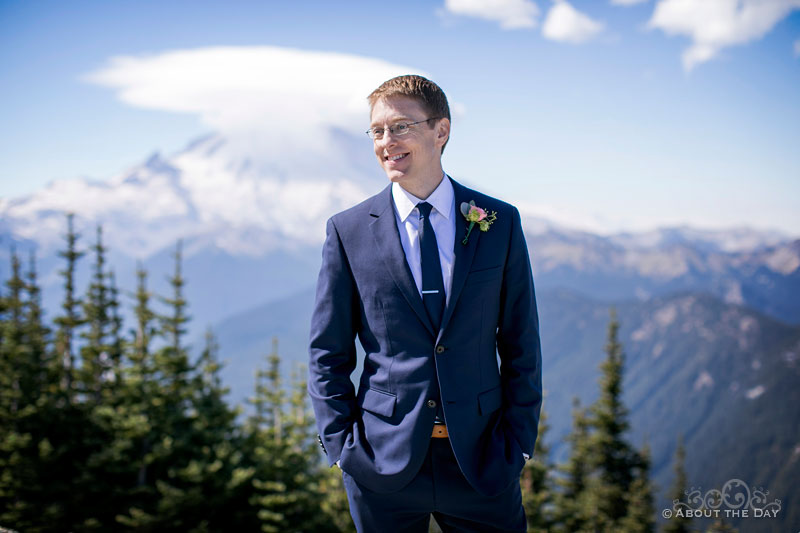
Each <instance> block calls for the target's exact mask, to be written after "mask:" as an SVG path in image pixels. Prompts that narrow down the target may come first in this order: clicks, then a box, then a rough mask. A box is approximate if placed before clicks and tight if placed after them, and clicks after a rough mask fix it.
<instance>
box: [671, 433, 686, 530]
mask: <svg viewBox="0 0 800 533" xmlns="http://www.w3.org/2000/svg"><path fill="white" fill-rule="evenodd" d="M685 461H686V449H685V448H684V446H683V436H682V435H681V436H680V437H679V438H678V446H677V448H676V449H675V481H674V482H673V484H672V489H671V490H670V492H669V496H670V498H669V499H670V501H671V502H672V503H673V504H674V503H676V502H679V501H683V499H684V496H685V491H686V487H688V486H689V481H688V479H687V477H686V470H685V467H684V463H685ZM691 523H692V519H691V518H689V517H687V516H685V515H684V516H673V517H672V518H670V519H669V520H668V521H667V523H666V524H665V526H664V533H689V532H690V531H691Z"/></svg>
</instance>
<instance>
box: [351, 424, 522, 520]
mask: <svg viewBox="0 0 800 533" xmlns="http://www.w3.org/2000/svg"><path fill="white" fill-rule="evenodd" d="M342 478H343V480H344V486H345V490H346V491H347V499H348V501H349V502H350V514H351V516H352V517H353V521H354V522H355V525H356V529H357V530H358V532H359V533H427V532H428V525H429V523H430V517H431V515H433V517H434V518H435V519H436V522H437V523H438V524H439V527H441V529H442V531H443V532H444V533H451V532H453V533H455V532H465V533H466V532H474V533H478V532H480V533H493V532H497V533H500V532H505V533H509V532H515V533H517V532H524V531H526V530H527V521H526V518H525V511H524V509H523V508H522V494H521V492H520V487H519V483H512V484H511V486H510V487H508V488H507V489H506V490H505V491H503V492H502V493H500V494H499V495H497V496H492V497H487V496H483V495H482V494H480V493H478V492H477V491H476V490H475V489H474V488H472V486H471V485H470V484H469V482H468V481H467V480H466V479H465V478H464V475H463V474H462V473H461V470H460V469H459V467H458V463H457V462H456V458H455V456H454V455H453V450H452V448H451V446H450V440H449V439H446V438H444V439H431V443H430V446H429V447H428V452H427V456H426V458H425V462H424V463H423V465H422V468H420V471H419V473H417V475H416V476H415V477H414V479H412V480H411V482H410V483H409V484H408V485H406V486H405V487H403V488H402V489H400V490H399V491H397V492H393V493H389V494H377V493H375V492H372V491H371V490H369V489H368V488H366V487H364V486H363V485H361V484H359V483H358V482H357V481H356V480H355V479H353V477H352V476H350V475H349V474H348V473H347V472H342Z"/></svg>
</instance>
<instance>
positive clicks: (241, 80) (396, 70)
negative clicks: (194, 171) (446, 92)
mask: <svg viewBox="0 0 800 533" xmlns="http://www.w3.org/2000/svg"><path fill="white" fill-rule="evenodd" d="M409 73H420V72H419V70H417V69H413V68H411V67H406V66H401V65H394V64H391V63H388V62H385V61H382V60H378V59H372V58H365V57H359V56H353V55H347V54H338V53H330V52H310V51H302V50H296V49H288V48H278V47H271V46H242V47H235V46H220V47H208V48H196V49H189V50H173V51H166V52H162V53H158V54H154V55H149V56H122V57H114V58H111V60H110V61H109V64H108V65H106V66H105V67H103V68H101V69H99V70H97V71H95V72H92V73H90V74H88V75H86V76H85V77H84V79H85V80H87V81H89V82H91V83H95V84H98V85H101V86H105V87H110V88H113V89H116V91H117V96H118V98H119V99H120V100H122V101H123V102H125V103H127V104H129V105H131V106H134V107H139V108H143V109H156V110H161V111H172V112H178V113H191V114H196V115H198V116H199V117H200V119H201V120H202V122H203V123H204V124H206V125H208V126H210V127H212V128H213V129H215V130H217V131H220V132H222V133H226V134H232V133H233V134H236V133H242V134H244V135H243V136H247V135H249V134H251V133H252V132H261V133H266V134H270V136H271V137H274V138H276V139H277V138H280V139H284V138H286V137H292V136H295V135H296V136H302V137H303V138H305V142H306V143H308V142H309V141H313V140H314V131H315V130H314V128H318V127H319V126H320V125H333V126H336V127H340V128H344V129H347V130H352V131H358V130H359V129H366V128H365V127H364V125H365V124H367V123H368V122H369V117H368V112H369V108H368V104H367V100H366V97H367V95H368V94H369V93H370V92H371V91H372V90H373V89H374V88H375V87H377V86H378V85H380V83H381V82H383V81H385V80H387V79H389V78H391V77H393V76H397V75H400V74H409ZM420 74H421V73H420ZM287 141H288V139H287Z"/></svg>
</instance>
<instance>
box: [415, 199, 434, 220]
mask: <svg viewBox="0 0 800 533" xmlns="http://www.w3.org/2000/svg"><path fill="white" fill-rule="evenodd" d="M417 208H418V209H419V218H428V217H429V216H431V209H433V206H432V205H431V204H429V203H428V202H420V203H418V204H417Z"/></svg>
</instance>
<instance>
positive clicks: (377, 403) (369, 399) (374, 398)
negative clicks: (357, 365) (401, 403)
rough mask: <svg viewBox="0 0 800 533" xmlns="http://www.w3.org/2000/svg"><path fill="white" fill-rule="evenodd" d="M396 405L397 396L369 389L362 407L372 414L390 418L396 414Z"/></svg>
mask: <svg viewBox="0 0 800 533" xmlns="http://www.w3.org/2000/svg"><path fill="white" fill-rule="evenodd" d="M396 403H397V396H395V395H394V394H392V393H390V392H383V391H379V390H375V389H367V392H366V393H365V394H364V402H363V403H362V404H361V407H362V409H364V410H366V411H369V412H370V413H375V414H376V415H381V416H387V417H388V416H392V415H393V414H394V406H395V404H396Z"/></svg>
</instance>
